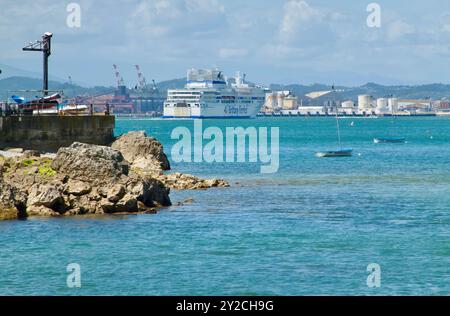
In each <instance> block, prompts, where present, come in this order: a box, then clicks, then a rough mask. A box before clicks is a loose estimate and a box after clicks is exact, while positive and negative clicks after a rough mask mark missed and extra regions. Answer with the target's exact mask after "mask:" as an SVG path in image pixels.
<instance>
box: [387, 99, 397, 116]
mask: <svg viewBox="0 0 450 316" xmlns="http://www.w3.org/2000/svg"><path fill="white" fill-rule="evenodd" d="M388 107H389V111H391V112H392V113H397V111H398V99H397V98H389V100H388Z"/></svg>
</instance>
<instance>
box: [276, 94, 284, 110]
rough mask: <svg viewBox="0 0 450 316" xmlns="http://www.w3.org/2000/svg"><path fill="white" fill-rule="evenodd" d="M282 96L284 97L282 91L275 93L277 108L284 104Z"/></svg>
mask: <svg viewBox="0 0 450 316" xmlns="http://www.w3.org/2000/svg"><path fill="white" fill-rule="evenodd" d="M284 98H285V94H284V92H283V91H279V92H278V93H277V107H278V108H279V109H282V108H283V106H284Z"/></svg>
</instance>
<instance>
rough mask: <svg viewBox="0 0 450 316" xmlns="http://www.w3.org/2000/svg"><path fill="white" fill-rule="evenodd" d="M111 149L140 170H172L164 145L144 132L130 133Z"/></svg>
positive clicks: (123, 136)
mask: <svg viewBox="0 0 450 316" xmlns="http://www.w3.org/2000/svg"><path fill="white" fill-rule="evenodd" d="M111 148H113V149H115V150H117V151H119V152H121V153H122V155H123V156H124V157H125V159H126V160H127V161H128V162H129V163H130V164H131V166H132V167H135V168H140V169H153V170H170V163H169V159H167V156H166V154H165V153H164V148H163V146H162V144H161V143H160V142H159V141H157V140H156V139H155V138H153V137H148V136H147V134H146V133H145V132H143V131H140V132H130V133H128V134H125V135H122V136H121V137H119V138H118V139H117V140H116V141H115V142H114V143H113V144H112V145H111Z"/></svg>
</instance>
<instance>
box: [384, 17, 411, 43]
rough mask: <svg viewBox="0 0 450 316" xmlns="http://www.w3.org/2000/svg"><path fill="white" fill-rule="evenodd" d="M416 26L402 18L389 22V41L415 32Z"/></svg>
mask: <svg viewBox="0 0 450 316" xmlns="http://www.w3.org/2000/svg"><path fill="white" fill-rule="evenodd" d="M415 32H416V31H415V28H414V26H413V25H411V24H408V23H406V22H405V21H402V20H397V21H393V22H391V23H390V24H389V26H388V30H387V39H388V40H389V41H397V40H399V39H401V38H403V37H405V36H407V35H412V34H414V33H415Z"/></svg>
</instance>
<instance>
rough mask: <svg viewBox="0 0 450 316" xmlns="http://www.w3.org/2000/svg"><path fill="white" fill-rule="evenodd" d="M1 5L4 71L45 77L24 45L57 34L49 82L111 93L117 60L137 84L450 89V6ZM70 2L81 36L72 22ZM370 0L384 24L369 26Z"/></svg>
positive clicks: (142, 1) (137, 0)
mask: <svg viewBox="0 0 450 316" xmlns="http://www.w3.org/2000/svg"><path fill="white" fill-rule="evenodd" d="M0 2H1V3H0V7H1V10H0V40H1V43H2V44H1V47H0V48H1V49H0V64H3V65H10V66H13V67H17V68H21V69H24V70H27V71H34V72H40V71H41V56H39V54H35V53H29V52H22V51H21V48H22V47H23V46H24V45H26V44H27V43H28V42H30V41H33V40H36V39H38V38H40V36H41V35H42V34H43V33H44V32H46V31H51V32H53V33H54V39H53V55H52V56H51V57H50V58H51V62H50V69H51V73H52V75H53V76H56V77H59V78H67V77H68V76H69V75H70V76H72V78H73V80H74V81H75V82H79V83H84V84H89V85H93V84H101V85H114V74H113V69H112V64H114V63H115V64H117V65H118V66H119V68H120V71H121V72H122V75H123V77H124V79H125V81H126V83H127V84H128V85H130V86H131V85H135V84H136V82H137V78H136V77H137V76H136V74H135V70H134V65H135V64H140V65H141V68H142V70H143V72H144V75H145V76H146V77H147V80H148V81H150V80H151V79H155V80H156V81H162V80H167V79H172V78H180V77H183V76H184V75H185V72H186V69H187V68H189V67H213V66H219V67H221V68H222V69H223V70H225V72H226V73H227V74H229V75H232V74H233V73H234V72H235V71H237V70H241V71H243V72H245V73H246V74H247V77H248V78H249V80H251V81H254V82H258V83H264V84H267V83H301V84H311V83H315V82H320V83H332V82H335V83H337V84H344V85H359V84H363V83H366V82H368V81H372V82H377V83H382V84H397V83H401V84H419V83H432V82H443V83H450V67H449V66H450V1H448V0H426V1H424V0H412V1H406V0H383V1H381V0H379V1H365V0H341V1H331V0H328V1H326V0H305V1H303V0H270V1H269V0H245V1H244V0H115V1H107V0H79V1H67V2H66V1H56V0H34V1H33V0H21V1H20V2H19V1H15V0H0ZM70 2H76V3H78V4H79V5H80V7H81V27H80V28H69V27H68V26H67V24H66V18H67V15H68V14H69V13H68V12H67V11H66V6H67V4H69V3H70ZM371 2H377V3H378V4H380V6H381V27H380V28H369V27H368V26H367V23H366V19H367V17H368V15H369V13H368V12H367V11H366V7H367V5H368V4H369V3H371ZM7 75H8V74H7V73H3V74H2V75H1V76H2V77H6V76H7ZM0 78H1V77H0Z"/></svg>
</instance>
